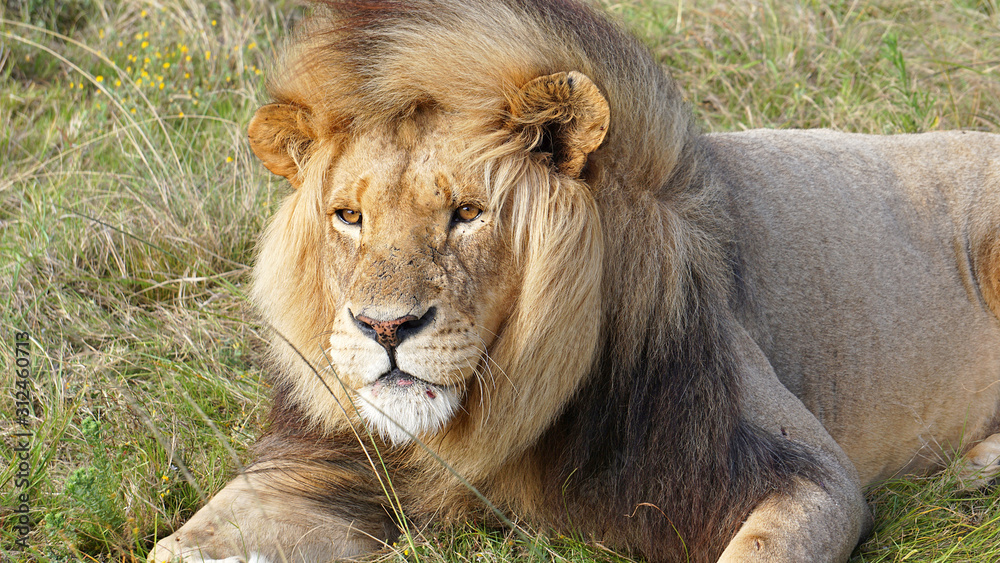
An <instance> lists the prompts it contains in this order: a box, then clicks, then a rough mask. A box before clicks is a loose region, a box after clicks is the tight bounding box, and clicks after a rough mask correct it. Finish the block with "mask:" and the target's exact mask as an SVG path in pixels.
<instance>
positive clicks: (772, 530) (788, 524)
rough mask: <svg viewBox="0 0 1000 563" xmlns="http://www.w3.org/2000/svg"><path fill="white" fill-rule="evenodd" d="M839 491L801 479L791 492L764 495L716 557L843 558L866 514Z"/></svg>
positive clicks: (728, 560)
mask: <svg viewBox="0 0 1000 563" xmlns="http://www.w3.org/2000/svg"><path fill="white" fill-rule="evenodd" d="M838 496H839V495H838V494H836V492H831V491H829V490H825V489H823V488H821V487H820V486H819V485H817V484H815V483H813V482H809V481H804V480H800V481H799V482H798V483H796V486H795V489H794V490H793V491H792V493H791V494H781V495H772V496H771V497H768V498H767V499H765V500H764V501H763V502H762V503H760V504H759V505H758V506H757V507H756V508H755V509H754V510H753V512H751V513H750V517H749V518H747V520H746V522H744V523H743V526H742V527H741V528H740V530H739V532H738V533H737V534H736V537H734V538H733V539H732V541H730V542H729V545H728V546H727V547H726V550H725V551H724V552H723V554H722V556H721V557H720V558H719V561H720V563H721V562H725V563H734V562H736V561H741V562H743V561H761V562H769V563H772V562H773V563H777V562H782V563H795V562H801V561H810V562H816V563H820V562H842V561H847V559H848V558H849V557H850V555H851V551H853V550H854V547H855V545H857V543H858V539H859V537H861V536H862V535H863V534H864V533H865V532H866V531H867V527H868V526H869V524H868V522H869V518H870V516H869V515H868V512H867V509H865V508H864V507H861V506H858V504H857V502H856V500H855V499H853V498H847V499H844V498H839V499H838V498H837V497H838ZM850 496H854V495H850Z"/></svg>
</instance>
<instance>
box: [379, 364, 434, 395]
mask: <svg viewBox="0 0 1000 563" xmlns="http://www.w3.org/2000/svg"><path fill="white" fill-rule="evenodd" d="M419 387H423V391H424V394H425V395H427V398H428V399H436V398H437V396H438V394H439V393H440V392H441V390H440V387H441V386H440V385H437V384H435V383H431V382H430V381H427V380H424V379H420V378H419V377H417V376H415V375H413V374H411V373H407V372H405V371H403V370H401V369H399V368H395V369H393V370H391V371H388V372H386V373H384V374H382V375H381V376H379V378H378V379H377V380H375V383H373V384H372V387H371V390H372V395H373V396H375V397H377V396H378V395H379V393H381V392H385V391H389V390H397V389H414V388H419Z"/></svg>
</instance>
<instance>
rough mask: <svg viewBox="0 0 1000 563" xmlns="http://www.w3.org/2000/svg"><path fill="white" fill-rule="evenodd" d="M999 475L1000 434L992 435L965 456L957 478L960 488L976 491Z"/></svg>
mask: <svg viewBox="0 0 1000 563" xmlns="http://www.w3.org/2000/svg"><path fill="white" fill-rule="evenodd" d="M998 474H1000V434H993V435H992V436H989V437H988V438H986V439H985V440H983V441H982V442H979V443H978V444H976V446H975V447H974V448H972V449H971V450H969V452H968V453H967V454H965V466H964V467H962V469H961V471H960V472H959V474H958V478H959V480H960V481H961V483H962V488H964V489H966V490H972V489H978V488H980V487H983V486H985V485H986V484H988V483H989V482H990V481H992V480H993V479H994V478H995V477H996V476H997V475H998Z"/></svg>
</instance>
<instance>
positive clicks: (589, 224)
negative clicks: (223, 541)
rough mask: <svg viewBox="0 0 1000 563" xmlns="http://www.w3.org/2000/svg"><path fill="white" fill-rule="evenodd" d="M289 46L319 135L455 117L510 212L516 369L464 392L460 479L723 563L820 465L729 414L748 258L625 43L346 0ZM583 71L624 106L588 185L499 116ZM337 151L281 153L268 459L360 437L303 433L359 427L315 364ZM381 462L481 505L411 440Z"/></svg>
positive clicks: (595, 26)
mask: <svg viewBox="0 0 1000 563" xmlns="http://www.w3.org/2000/svg"><path fill="white" fill-rule="evenodd" d="M285 53H286V54H285V56H284V58H283V59H282V60H281V61H279V62H278V63H277V64H276V69H275V71H274V72H272V76H273V77H274V78H273V79H272V81H271V83H270V87H269V91H270V95H271V97H272V98H273V99H274V101H276V102H280V103H286V104H292V105H296V106H299V107H302V108H305V109H306V110H307V111H306V113H304V114H303V115H304V117H303V119H305V120H307V121H308V123H307V124H306V126H307V127H309V128H310V129H311V130H312V131H314V132H315V133H316V136H317V137H318V138H333V137H337V136H351V135H364V134H365V131H366V130H368V129H369V128H372V127H376V126H379V125H381V124H385V123H387V122H391V121H393V120H398V119H400V118H403V117H405V116H407V115H409V114H410V113H411V112H413V111H414V109H415V108H417V107H433V108H437V109H440V111H443V112H448V113H450V114H454V115H455V119H456V121H457V122H458V123H460V124H461V127H462V130H463V132H464V135H465V137H466V138H467V139H468V143H469V148H468V152H469V159H468V160H469V162H470V163H471V164H470V166H472V167H474V168H475V170H476V171H477V173H479V174H481V175H482V177H483V178H485V182H486V185H487V189H488V191H489V194H488V195H489V199H490V202H491V204H492V205H493V206H495V207H496V208H503V209H504V210H505V212H504V213H502V214H501V216H504V217H506V220H505V222H504V224H503V225H502V226H501V227H500V228H501V229H502V230H503V232H504V236H507V237H509V240H510V244H511V248H512V249H514V252H515V254H516V256H517V261H518V264H519V265H520V268H521V270H520V271H521V272H522V280H521V282H520V283H521V288H522V289H521V291H520V293H519V297H518V300H517V303H516V306H515V309H514V311H513V312H512V314H511V315H510V317H509V319H507V321H506V322H505V323H504V325H503V327H502V332H501V334H500V336H499V338H498V339H497V342H496V343H495V344H494V346H493V348H492V349H491V350H490V351H489V353H490V357H491V358H492V360H493V361H494V362H496V364H497V365H498V366H499V367H500V368H501V369H502V371H503V373H504V374H505V375H504V376H501V377H496V378H495V379H494V380H493V381H491V382H490V383H491V384H492V385H489V386H487V385H484V384H483V382H472V383H471V384H470V385H471V387H470V389H469V390H468V395H467V397H466V400H465V401H464V404H463V406H464V410H463V412H462V413H461V414H460V415H459V416H458V417H457V418H456V420H454V421H453V422H452V423H451V425H450V426H449V428H448V429H447V431H446V432H444V433H442V435H441V436H439V437H438V438H435V440H434V441H432V442H431V443H430V444H429V446H430V448H431V449H433V450H434V451H436V452H437V453H438V454H440V456H441V458H442V459H443V460H445V461H446V462H447V463H448V464H449V465H450V466H451V467H453V468H454V469H455V470H456V471H457V472H459V473H460V474H462V475H464V476H466V477H467V478H468V479H469V480H470V482H471V483H473V484H474V485H475V486H477V487H478V488H479V489H480V490H482V491H483V492H484V493H485V494H486V495H487V496H489V497H491V498H493V499H494V500H496V501H497V502H498V503H499V504H501V505H502V506H505V507H507V508H510V509H511V510H514V511H515V512H522V513H527V514H531V515H533V517H534V519H535V520H536V521H540V522H543V523H544V522H547V523H551V524H552V525H556V526H559V527H566V526H572V527H575V528H577V529H579V530H580V531H583V532H584V533H587V534H594V535H596V536H599V537H602V538H603V539H605V540H607V541H609V542H612V543H614V544H616V545H623V546H627V547H628V548H631V549H634V550H636V551H638V552H641V553H643V554H644V555H646V556H647V557H650V558H654V559H671V558H674V557H680V556H683V554H685V553H688V554H690V555H691V557H692V558H693V559H695V560H701V559H706V560H708V559H712V560H714V558H715V557H717V555H718V553H719V552H720V551H721V549H722V548H723V547H724V546H725V544H726V541H728V539H729V538H731V537H732V536H733V534H734V533H735V531H736V529H737V528H738V526H739V523H740V521H741V519H742V518H744V517H745V516H746V514H747V513H748V512H749V510H750V509H751V508H752V507H753V506H754V505H755V504H756V503H757V502H758V501H759V500H760V498H762V497H763V496H764V494H765V493H771V492H773V491H775V490H782V489H784V488H787V487H788V486H789V483H790V482H791V480H792V479H793V478H794V477H796V476H806V477H807V478H811V477H815V475H816V471H817V470H816V469H815V466H814V464H813V463H812V462H811V461H810V460H809V458H808V456H806V455H804V454H803V453H801V452H799V451H796V450H794V449H793V447H792V446H790V445H789V443H787V442H779V441H777V440H774V439H771V438H769V437H767V436H766V435H765V434H764V433H763V432H760V431H758V430H757V429H756V428H754V427H753V426H752V425H750V424H748V423H747V422H745V421H744V420H743V419H742V418H741V416H740V404H741V389H740V388H739V385H738V382H737V381H736V379H735V378H734V376H733V373H734V371H735V370H734V369H733V363H734V362H736V361H737V359H736V352H735V351H734V350H733V348H732V346H731V345H730V344H729V343H730V341H731V331H732V330H734V328H733V326H734V322H735V321H734V319H733V311H737V312H738V311H739V310H740V309H741V308H744V307H748V306H749V302H750V295H749V294H748V291H747V289H746V288H745V287H743V286H741V285H740V284H739V279H740V276H739V271H740V268H741V267H742V264H741V258H740V254H739V249H738V248H737V247H735V246H734V245H733V244H731V243H730V242H729V241H730V240H731V236H730V233H728V232H727V227H726V224H727V222H726V218H725V214H724V205H723V204H722V203H721V202H720V201H719V197H718V195H717V194H716V193H715V191H714V190H713V182H712V181H711V177H710V176H709V173H708V172H707V171H706V170H705V169H704V167H703V166H701V163H702V161H703V160H702V158H703V157H702V150H703V149H702V147H701V141H700V140H699V136H698V135H697V132H696V131H695V130H694V126H693V125H692V123H691V119H690V117H689V115H690V111H689V109H688V108H687V107H686V106H685V104H684V102H683V99H682V96H681V94H680V92H679V91H678V89H677V87H676V86H675V85H674V83H673V82H672V81H671V80H670V79H669V78H668V77H667V75H666V74H665V73H664V72H663V71H662V70H661V68H660V67H659V65H658V64H657V63H656V62H655V61H654V60H653V59H652V58H651V56H650V55H649V54H648V53H647V51H646V50H645V49H644V48H643V47H642V46H641V45H640V44H639V43H638V42H637V41H636V40H634V39H633V38H631V37H629V36H628V35H627V34H625V33H623V32H621V31H620V30H619V29H618V28H617V27H615V26H614V25H613V24H610V23H608V22H607V21H606V19H605V18H604V17H602V16H599V15H597V14H595V13H593V12H592V11H591V10H590V9H587V8H583V7H580V6H579V5H577V4H575V3H572V2H566V1H562V0H540V1H537V2H522V1H518V0H504V1H495V0H470V1H467V2H461V3H453V2H448V3H445V2H438V1H434V0H413V1H410V0H407V1H405V2H403V1H398V2H396V1H382V2H375V1H356V2H354V1H348V2H329V3H327V4H326V5H324V6H322V7H321V9H319V10H318V13H317V14H316V15H315V16H314V17H313V18H312V19H310V20H309V21H308V22H306V23H305V24H303V25H302V26H300V29H299V31H298V33H297V34H296V35H295V36H294V37H293V38H292V39H291V41H290V43H289V45H288V46H287V47H286V49H285ZM570 70H576V71H579V72H582V73H583V74H585V75H587V76H589V77H590V78H591V79H592V80H593V82H594V83H595V84H596V85H597V86H598V88H599V89H600V90H601V92H602V93H603V94H604V96H605V97H606V99H607V101H608V104H609V107H610V112H611V115H612V119H611V125H610V129H609V130H608V132H607V136H606V138H605V141H604V143H603V144H602V145H601V146H600V148H598V149H597V150H596V151H595V152H594V153H592V154H591V155H590V156H589V158H588V160H587V166H586V168H585V169H584V170H583V172H582V174H581V177H580V178H578V179H571V178H569V177H566V176H561V175H558V174H553V173H552V171H551V170H550V169H549V168H548V167H547V166H545V165H544V163H541V162H540V161H539V160H538V159H531V158H528V157H527V151H525V150H524V147H525V146H529V145H530V144H531V143H535V142H537V140H538V136H539V135H544V131H543V129H541V128H540V127H536V126H535V125H534V124H531V123H526V124H522V125H523V128H521V129H519V130H518V131H511V130H510V129H509V128H505V127H503V126H502V124H503V123H505V122H506V121H508V120H509V118H510V106H511V103H512V100H513V99H514V98H515V95H516V93H517V91H518V89H519V88H520V87H521V86H523V85H524V84H525V83H526V82H527V81H529V80H531V79H533V78H535V77H537V76H541V75H546V74H550V73H554V72H560V71H570ZM335 147H336V144H335V143H329V144H323V143H305V144H301V145H297V146H292V147H291V150H292V151H293V152H294V156H295V158H296V160H297V163H298V170H300V172H299V175H298V176H297V177H296V179H295V180H293V183H299V184H300V188H299V189H297V190H296V191H295V192H294V193H292V194H291V195H290V196H289V197H288V198H287V200H286V201H285V202H284V203H283V205H282V207H281V209H280V211H279V212H278V214H277V216H276V217H275V218H274V220H273V222H272V223H271V225H270V227H269V229H268V230H267V231H266V232H265V234H264V235H263V237H262V239H261V242H260V248H259V259H258V262H257V266H256V268H255V272H254V283H253V291H252V295H253V299H254V301H255V302H256V304H257V306H258V307H259V308H260V310H261V312H262V315H263V318H264V320H265V321H266V322H267V323H269V324H270V325H271V326H272V327H273V329H274V330H273V332H274V335H275V336H274V339H273V340H274V349H275V358H274V359H275V363H276V366H277V368H276V372H277V373H278V374H279V375H278V376H277V377H276V387H277V399H276V405H275V415H274V422H273V423H272V426H271V430H270V432H271V437H269V438H266V439H265V440H264V442H263V444H264V445H263V446H262V448H261V452H262V454H263V458H264V459H265V460H266V459H267V458H268V456H274V455H276V454H275V452H276V451H280V450H281V449H282V448H284V449H289V448H301V449H303V452H304V454H306V453H309V452H311V453H309V455H312V456H313V457H318V458H324V459H332V458H334V457H336V455H335V454H334V453H331V452H334V451H336V450H337V449H338V448H347V449H352V448H356V447H357V446H356V445H354V446H348V445H344V446H336V445H330V446H328V447H327V450H329V451H327V450H323V451H324V453H321V454H317V453H316V452H317V451H318V450H322V448H321V447H319V446H316V447H309V446H304V445H303V444H314V443H322V444H338V443H353V442H354V441H355V439H354V437H353V434H352V430H351V429H352V425H351V422H352V420H355V417H354V416H353V415H352V414H351V410H352V407H351V406H350V397H349V394H348V393H347V392H346V391H345V390H344V389H342V388H341V387H340V386H339V385H338V383H337V380H336V378H335V377H333V376H332V374H330V373H329V371H326V370H324V369H323V366H324V365H325V364H326V362H325V361H324V358H323V352H322V343H323V342H324V341H325V339H324V336H323V335H324V334H325V331H327V330H328V328H327V323H328V319H329V318H330V315H331V314H332V312H331V311H332V303H334V302H335V301H336V299H335V296H334V295H332V294H331V292H332V291H333V290H332V289H331V287H332V285H333V284H330V283H327V282H326V281H325V280H324V264H323V259H322V252H320V250H319V249H320V247H321V246H322V245H323V241H324V231H323V226H322V223H321V222H320V221H318V220H317V216H322V214H323V213H322V203H321V202H322V200H321V190H322V186H323V182H324V175H325V173H326V172H327V170H328V168H329V163H330V161H331V160H332V159H333V158H335V156H336V148H335ZM303 360H305V361H303ZM303 425H305V427H306V428H307V430H294V431H293V430H292V428H298V427H300V426H303ZM306 434H308V435H306ZM352 451H353V449H352ZM345 455H346V454H345ZM351 455H354V454H351ZM358 455H360V454H358ZM391 455H392V456H394V457H393V459H395V460H397V461H398V462H399V463H400V467H403V466H405V467H406V468H408V470H407V472H406V473H405V475H403V474H402V473H400V474H398V475H396V477H397V478H399V479H407V480H410V481H411V482H413V483H423V485H421V486H412V487H409V489H408V490H411V491H426V494H423V495H419V494H413V495H411V496H410V497H408V498H406V499H404V504H406V505H407V506H406V508H408V509H409V510H410V511H412V512H414V513H416V514H418V515H419V514H420V513H425V512H426V513H429V512H431V511H442V510H443V511H444V512H446V513H447V512H449V511H450V512H453V513H458V514H461V513H463V512H464V511H465V510H468V509H472V507H473V506H475V503H474V501H472V500H470V498H471V497H470V495H469V494H467V493H466V492H465V491H464V489H463V488H462V487H461V486H459V485H458V484H457V482H455V481H454V480H453V479H450V478H446V473H445V472H444V471H443V470H441V469H440V466H439V463H438V462H437V461H436V460H434V459H433V458H431V457H429V456H428V455H426V453H425V452H424V450H422V449H421V448H419V447H416V446H409V447H407V448H401V449H399V451H396V452H395V453H392V454H391ZM372 486H375V485H372ZM651 498H655V499H662V503H661V504H658V505H656V506H652V505H649V504H648V503H647V501H648V499H651ZM442 499H443V500H442ZM625 520H628V521H629V525H628V526H624V525H622V524H621V523H622V522H624V521H625ZM664 538H668V539H664ZM669 538H673V540H674V541H671V540H670V539H669ZM680 538H683V540H681V539H680Z"/></svg>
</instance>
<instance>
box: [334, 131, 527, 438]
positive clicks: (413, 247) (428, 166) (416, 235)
mask: <svg viewBox="0 0 1000 563" xmlns="http://www.w3.org/2000/svg"><path fill="white" fill-rule="evenodd" d="M372 133H373V134H369V135H366V136H365V137H364V138H361V139H356V140H353V141H350V142H349V143H348V144H347V145H346V146H344V147H342V149H341V154H340V156H339V157H338V158H336V160H335V162H334V164H333V166H332V167H331V169H330V170H329V172H328V173H327V177H326V182H325V185H324V186H323V205H324V206H325V209H324V210H323V211H324V219H323V220H324V221H325V227H326V229H325V230H326V245H325V250H326V252H325V260H324V262H325V263H324V267H325V270H326V275H327V279H328V280H329V283H330V284H331V285H332V288H331V289H332V293H333V294H334V295H337V296H339V298H338V299H337V301H336V303H335V304H334V310H333V318H332V319H331V321H330V329H329V330H330V333H329V338H328V348H327V354H328V359H329V362H330V368H331V369H332V370H333V371H334V372H335V373H336V375H337V376H338V377H339V378H340V379H341V381H343V383H344V384H346V385H347V386H348V387H349V388H350V389H352V390H353V391H354V392H355V394H356V399H358V401H357V405H358V407H359V408H360V410H361V413H362V414H363V416H364V417H365V418H366V419H367V421H368V422H369V423H370V424H371V426H372V427H373V428H374V429H375V430H377V431H378V432H379V433H380V434H382V435H383V436H386V437H388V438H390V439H391V440H392V441H394V442H405V441H407V440H409V438H410V435H411V434H412V435H421V434H424V433H428V432H434V431H436V430H438V429H440V428H442V427H443V426H444V425H445V424H446V423H447V422H448V420H449V419H450V418H451V416H452V415H453V413H454V412H455V411H456V409H457V408H458V407H459V405H460V403H461V401H462V399H463V396H464V394H465V389H466V383H467V382H468V381H469V380H470V379H471V378H473V377H475V376H477V375H479V376H482V375H484V374H486V373H487V372H488V371H489V369H490V366H489V365H488V364H487V351H488V349H489V346H490V345H491V344H492V343H493V341H494V339H495V338H496V335H497V333H498V331H499V329H500V325H501V322H502V320H503V318H504V317H505V315H506V314H507V312H508V310H509V309H510V302H511V299H512V296H513V289H514V287H515V286H516V284H517V276H515V275H511V274H512V268H513V264H512V260H511V253H510V250H509V249H508V248H507V245H506V244H505V242H504V240H503V237H502V236H500V235H499V233H498V229H496V228H495V222H496V218H495V217H494V215H493V212H492V211H491V210H490V209H487V203H486V197H485V195H484V192H483V189H482V187H481V185H478V184H477V183H476V182H475V181H474V180H473V179H471V178H467V177H463V176H462V175H461V174H460V172H458V171H460V170H462V167H461V166H459V165H458V163H456V162H455V161H454V159H455V158H456V157H457V156H458V155H459V154H461V152H462V151H461V149H462V147H461V144H460V141H459V140H457V139H456V138H455V137H454V136H453V135H452V134H451V131H450V130H449V125H448V120H447V118H446V116H443V115H440V114H432V115H423V116H417V117H416V118H415V119H413V120H411V121H407V122H406V123H404V124H402V125H400V126H399V127H398V128H396V129H395V130H393V131H382V132H372Z"/></svg>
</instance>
